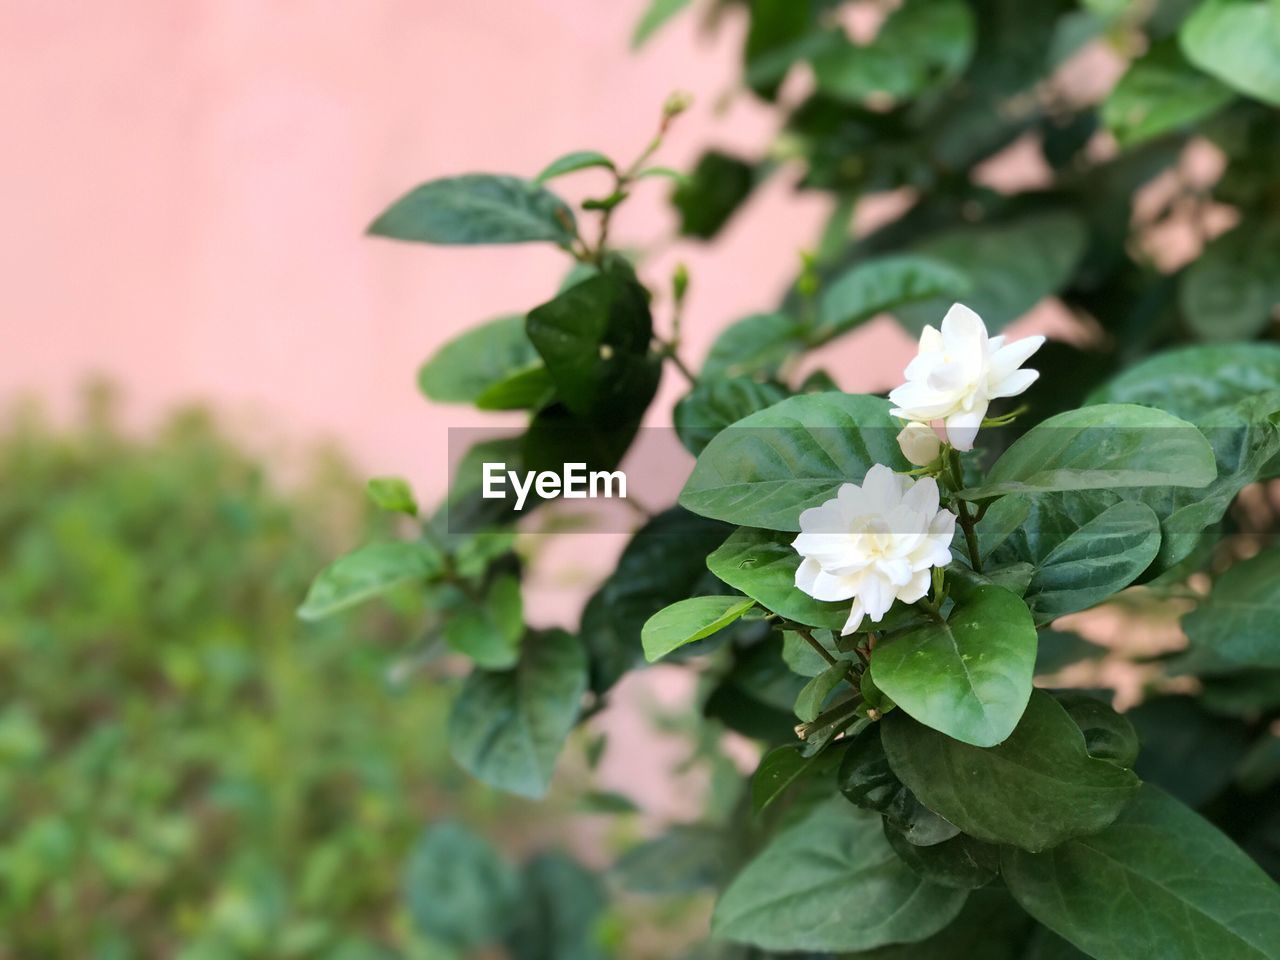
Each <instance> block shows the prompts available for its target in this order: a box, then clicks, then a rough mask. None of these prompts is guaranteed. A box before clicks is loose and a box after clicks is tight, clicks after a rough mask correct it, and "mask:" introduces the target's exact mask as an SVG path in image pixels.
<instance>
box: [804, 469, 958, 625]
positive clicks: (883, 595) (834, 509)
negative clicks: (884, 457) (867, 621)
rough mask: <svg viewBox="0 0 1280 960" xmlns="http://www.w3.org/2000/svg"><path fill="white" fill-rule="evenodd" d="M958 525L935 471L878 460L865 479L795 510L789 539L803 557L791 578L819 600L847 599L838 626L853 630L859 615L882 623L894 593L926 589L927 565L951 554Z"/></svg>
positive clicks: (910, 599)
mask: <svg viewBox="0 0 1280 960" xmlns="http://www.w3.org/2000/svg"><path fill="white" fill-rule="evenodd" d="M955 527H956V517H955V514H953V513H951V511H949V510H944V509H941V508H940V505H939V500H938V484H937V481H935V480H934V479H933V478H932V477H925V478H923V479H920V480H915V481H913V480H912V479H911V478H910V477H908V476H905V475H900V474H896V473H894V472H893V471H892V470H890V469H889V468H888V467H886V466H884V465H883V464H876V465H875V466H873V467H872V468H871V469H870V470H868V471H867V475H866V477H865V478H864V479H863V481H862V486H858V485H857V484H854V483H846V484H844V485H842V486H841V487H840V489H839V491H837V493H836V496H835V498H834V499H832V500H828V501H827V502H826V503H824V504H822V506H820V507H813V508H811V509H809V510H806V511H805V512H804V513H802V514H800V530H801V533H800V536H798V537H796V538H795V540H793V541H792V543H791V545H792V546H793V547H795V548H796V551H797V552H799V553H800V555H801V556H803V557H804V559H803V560H802V561H801V562H800V567H799V569H798V570H796V586H797V587H799V588H800V589H801V590H803V591H804V592H805V593H807V594H808V595H809V596H811V597H813V598H814V599H816V600H849V599H852V600H853V607H852V609H851V610H850V611H849V619H848V621H847V622H846V623H845V625H844V629H843V630H842V631H841V633H853V631H855V630H857V629H858V625H859V624H861V623H862V618H863V616H864V615H865V616H868V617H870V618H871V619H872V620H873V621H874V622H876V623H879V622H880V621H881V620H882V619H883V618H884V615H885V614H886V613H887V612H888V611H889V607H891V606H892V605H893V601H894V600H901V601H903V602H904V603H914V602H915V601H917V600H919V599H920V598H921V597H923V596H924V595H925V594H926V593H928V592H929V584H930V580H931V576H932V575H931V574H930V573H929V568H930V567H940V566H943V565H945V564H946V563H947V562H948V561H950V559H951V549H950V545H951V537H952V534H953V533H954V532H955Z"/></svg>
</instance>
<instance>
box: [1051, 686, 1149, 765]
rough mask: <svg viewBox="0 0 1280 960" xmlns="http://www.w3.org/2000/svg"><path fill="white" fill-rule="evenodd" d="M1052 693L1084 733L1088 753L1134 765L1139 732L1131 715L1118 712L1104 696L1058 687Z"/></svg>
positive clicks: (1136, 756)
mask: <svg viewBox="0 0 1280 960" xmlns="http://www.w3.org/2000/svg"><path fill="white" fill-rule="evenodd" d="M1053 696H1054V699H1056V700H1057V701H1058V703H1059V704H1061V705H1062V708H1063V709H1064V710H1066V711H1067V713H1068V714H1069V715H1070V716H1071V719H1072V720H1074V721H1075V723H1076V726H1077V727H1079V728H1080V732H1081V733H1082V734H1084V748H1085V749H1086V750H1088V751H1089V756H1091V757H1097V758H1098V759H1099V760H1110V761H1111V762H1112V763H1114V764H1116V765H1118V766H1121V767H1129V768H1132V767H1133V765H1134V762H1135V761H1136V760H1137V759H1138V732H1137V731H1136V730H1134V729H1133V724H1132V723H1130V722H1129V720H1128V718H1126V717H1123V716H1121V715H1120V714H1118V713H1116V712H1115V710H1113V709H1112V708H1111V705H1110V704H1109V703H1107V702H1106V701H1105V700H1100V699H1098V698H1097V697H1095V696H1091V695H1089V694H1087V693H1084V692H1082V691H1078V690H1058V691H1054V694H1053Z"/></svg>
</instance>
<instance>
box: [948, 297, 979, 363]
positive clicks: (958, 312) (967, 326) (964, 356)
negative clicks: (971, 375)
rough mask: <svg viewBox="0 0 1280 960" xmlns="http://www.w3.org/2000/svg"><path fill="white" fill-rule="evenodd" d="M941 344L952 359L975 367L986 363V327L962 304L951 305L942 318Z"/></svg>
mask: <svg viewBox="0 0 1280 960" xmlns="http://www.w3.org/2000/svg"><path fill="white" fill-rule="evenodd" d="M942 342H943V343H944V344H945V345H946V351H947V353H948V354H949V355H950V356H951V357H952V359H955V360H958V361H960V362H961V363H964V364H966V365H974V366H975V367H976V366H977V365H980V364H984V363H986V360H987V325H986V324H985V323H983V322H982V318H981V317H980V316H978V315H977V314H976V313H974V312H973V311H972V310H970V309H969V308H968V307H966V306H965V305H964V304H963V303H953V304H952V305H951V309H950V310H948V311H947V315H946V316H945V317H943V318H942Z"/></svg>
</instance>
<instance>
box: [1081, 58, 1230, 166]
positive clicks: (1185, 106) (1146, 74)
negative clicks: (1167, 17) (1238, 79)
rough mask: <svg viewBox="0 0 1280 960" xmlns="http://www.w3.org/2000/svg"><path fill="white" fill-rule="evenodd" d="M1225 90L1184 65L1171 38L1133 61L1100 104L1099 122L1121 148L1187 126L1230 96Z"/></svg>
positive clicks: (1184, 60)
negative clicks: (1100, 115)
mask: <svg viewBox="0 0 1280 960" xmlns="http://www.w3.org/2000/svg"><path fill="white" fill-rule="evenodd" d="M1233 96H1234V95H1233V94H1232V92H1231V90H1230V88H1228V87H1225V86H1223V85H1222V84H1221V83H1219V82H1218V81H1217V80H1215V79H1214V78H1213V77H1211V76H1208V75H1206V74H1204V73H1201V72H1200V71H1199V70H1197V69H1196V68H1195V67H1193V66H1191V64H1189V63H1187V61H1186V59H1185V58H1184V57H1183V56H1182V53H1181V51H1180V50H1179V49H1178V44H1177V42H1176V41H1175V40H1173V39H1172V38H1171V39H1168V40H1164V41H1162V42H1160V43H1158V44H1156V45H1155V46H1154V47H1152V48H1151V49H1150V50H1149V51H1148V52H1147V53H1146V55H1145V56H1143V57H1142V58H1141V59H1139V60H1136V61H1134V63H1133V64H1132V65H1131V66H1130V67H1129V69H1128V71H1127V72H1126V73H1125V75H1124V76H1123V77H1121V78H1120V82H1119V83H1117V84H1116V85H1115V87H1114V88H1113V89H1112V91H1111V93H1110V95H1108V97H1107V99H1106V101H1105V102H1104V103H1103V105H1102V122H1103V123H1105V124H1106V125H1107V127H1108V128H1109V129H1110V130H1111V132H1112V133H1113V134H1115V137H1116V140H1117V141H1118V142H1119V143H1120V145H1121V146H1122V147H1132V146H1134V145H1136V144H1139V143H1142V142H1143V141H1146V140H1150V139H1152V138H1154V137H1158V136H1160V135H1161V134H1164V133H1168V132H1169V131H1170V130H1178V129H1181V128H1185V127H1190V126H1192V125H1193V124H1195V123H1197V122H1198V121H1200V120H1203V119H1204V118H1205V117H1207V116H1209V115H1210V114H1213V113H1216V112H1217V111H1218V110H1219V109H1221V108H1222V107H1223V106H1225V105H1226V104H1227V102H1228V101H1230V100H1231V99H1232V97H1233Z"/></svg>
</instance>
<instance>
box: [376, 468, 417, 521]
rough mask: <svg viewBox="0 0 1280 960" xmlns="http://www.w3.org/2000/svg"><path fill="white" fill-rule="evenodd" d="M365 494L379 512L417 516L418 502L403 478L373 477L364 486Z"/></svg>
mask: <svg viewBox="0 0 1280 960" xmlns="http://www.w3.org/2000/svg"><path fill="white" fill-rule="evenodd" d="M364 489H365V493H366V494H368V496H369V499H370V500H372V501H373V504H374V505H375V506H376V507H377V508H378V509H379V510H386V511H388V512H390V513H404V514H408V515H409V516H411V517H416V516H417V515H418V501H417V499H415V498H414V496H413V488H412V487H410V486H409V483H408V481H406V480H405V479H404V478H403V477H374V478H373V479H371V480H370V481H369V482H368V483H366V484H365V487H364Z"/></svg>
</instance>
